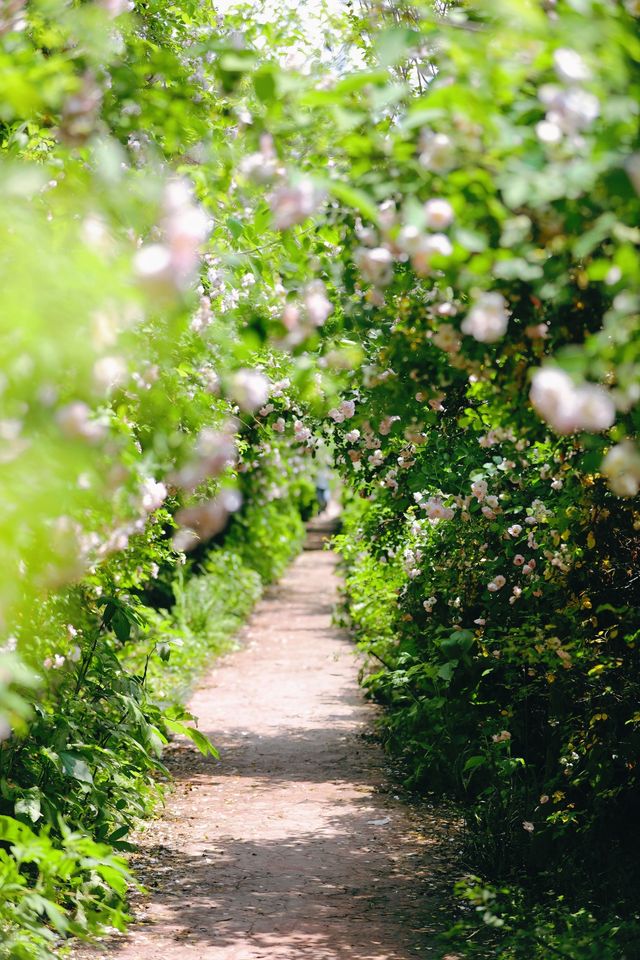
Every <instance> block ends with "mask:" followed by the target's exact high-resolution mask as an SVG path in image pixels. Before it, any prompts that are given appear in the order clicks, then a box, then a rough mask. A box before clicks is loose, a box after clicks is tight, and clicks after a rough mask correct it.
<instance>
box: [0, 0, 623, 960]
mask: <svg viewBox="0 0 640 960" xmlns="http://www.w3.org/2000/svg"><path fill="white" fill-rule="evenodd" d="M638 14H639V10H638V6H637V3H635V2H634V0H627V2H619V0H615V2H614V0H599V2H598V0H557V2H548V3H547V2H542V0H541V2H539V3H537V2H524V0H491V2H487V3H483V4H474V3H460V4H458V3H433V4H432V3H424V4H421V3H415V4H404V3H398V4H362V5H361V6H359V7H355V6H352V5H346V6H345V7H344V8H338V9H335V8H334V7H333V6H332V5H329V6H327V7H326V8H325V7H324V6H322V5H320V6H319V7H318V9H317V10H316V9H315V8H314V10H313V11H308V10H305V9H302V10H298V11H295V10H290V9H288V8H287V7H283V9H282V10H280V11H278V13H274V12H273V10H271V9H269V8H268V7H267V6H266V5H261V4H258V3H256V4H253V5H252V6H251V8H250V10H248V11H247V10H241V11H239V12H233V11H231V12H229V11H227V12H226V13H224V14H222V13H219V12H217V11H216V10H215V9H214V8H209V7H203V6H201V5H198V4H195V3H190V2H181V3H180V4H177V5H172V6H167V5H165V4H162V3H155V2H151V3H145V4H142V3H137V2H135V0H134V3H133V4H130V3H127V2H118V0H115V2H114V0H101V2H92V3H76V2H62V0H33V2H29V3H21V2H18V0H15V2H13V0H7V2H5V3H4V5H3V6H2V8H1V10H0V102H1V104H2V105H1V107H0V143H1V157H0V163H1V165H2V171H1V172H2V200H3V203H2V205H1V208H0V229H1V231H2V252H3V257H2V259H1V261H0V276H1V278H2V290H3V309H2V321H1V327H0V335H1V337H2V348H3V350H2V354H3V371H2V379H1V380H0V392H1V402H2V417H1V419H0V439H1V442H2V454H1V458H2V464H1V466H2V475H1V477H0V494H1V496H2V502H3V507H4V509H3V513H2V518H1V519H0V548H1V551H2V552H1V560H2V570H3V576H2V581H1V583H0V609H1V616H2V630H3V633H4V639H3V653H2V666H1V668H0V738H1V742H0V797H1V801H0V803H1V804H2V806H1V813H2V817H3V819H2V827H1V829H2V837H3V839H2V846H1V848H0V853H1V855H2V860H1V863H2V870H3V874H2V877H3V879H2V888H1V891H0V897H1V899H0V929H2V925H4V929H3V935H4V938H5V943H6V944H8V946H3V947H0V950H3V949H4V950H5V954H6V955H7V956H10V957H16V958H21V957H38V956H43V955H46V951H47V950H49V949H51V945H52V944H54V945H55V944H56V943H58V942H59V940H60V938H62V937H64V936H66V935H67V934H68V933H73V934H79V935H83V934H85V933H88V932H91V931H92V930H96V929H98V928H100V926H101V925H103V924H105V923H106V924H111V925H116V926H117V925H121V924H122V923H124V909H123V907H122V894H123V890H124V886H123V885H124V884H125V882H126V880H125V877H126V868H125V865H124V862H123V861H122V860H121V859H120V858H119V855H118V851H120V852H126V849H127V844H128V840H127V837H128V835H129V831H130V829H131V827H132V825H133V824H134V822H135V821H136V820H137V819H138V818H140V817H142V816H145V815H147V814H148V812H149V811H150V809H151V808H152V807H153V804H154V802H155V797H156V796H157V789H158V788H157V783H158V774H160V775H162V772H163V771H162V761H161V756H160V754H161V748H162V744H163V742H164V741H165V740H166V738H167V736H168V735H169V734H170V733H172V732H176V731H182V730H184V729H185V728H189V729H192V732H191V736H192V737H193V738H195V740H196V741H197V742H198V745H199V746H200V747H201V748H202V749H203V750H210V749H211V747H210V746H209V745H208V744H207V743H206V742H205V741H204V740H203V739H202V738H200V737H199V736H198V734H197V731H194V729H193V728H192V727H191V724H192V721H191V720H190V719H189V717H188V716H187V715H185V713H184V710H183V708H182V707H181V706H180V703H181V702H182V697H183V696H184V693H185V692H186V689H187V688H188V683H189V680H190V678H191V677H192V676H193V675H194V672H195V671H196V670H197V669H198V668H199V665H201V664H202V663H204V662H205V660H206V658H207V656H208V655H209V651H211V650H212V649H220V648H223V647H224V645H225V644H227V643H228V642H229V637H230V636H231V635H232V633H233V629H234V627H235V626H236V625H237V624H238V622H240V620H241V618H242V617H243V616H244V615H245V614H246V612H247V610H248V609H249V608H250V606H251V604H252V602H253V600H254V599H255V597H256V596H257V595H258V593H259V591H260V589H261V585H262V584H263V583H267V582H270V581H271V580H273V579H274V578H276V577H277V576H278V575H279V574H280V573H281V572H282V570H283V569H284V566H285V565H286V563H287V561H288V559H289V558H290V556H291V555H292V553H293V552H294V551H295V550H296V549H297V548H298V547H299V545H300V543H301V539H302V535H303V523H302V518H304V517H306V516H308V514H309V511H310V509H311V504H312V498H313V494H312V488H313V475H314V470H315V469H316V468H315V467H314V466H313V464H314V455H316V454H317V453H318V450H319V447H320V446H321V445H322V444H324V449H325V450H326V449H330V450H333V451H334V453H335V459H336V464H337V467H338V469H339V471H340V473H341V476H342V481H343V484H344V486H345V488H346V489H347V490H349V491H351V492H352V494H348V496H347V499H348V501H349V502H348V507H347V511H346V517H345V528H344V532H343V534H342V536H341V539H340V541H339V546H340V549H341V551H342V554H343V557H344V561H345V578H346V586H345V598H346V604H347V609H348V615H349V618H350V621H351V623H352V625H353V627H354V630H355V632H356V634H357V635H358V636H359V638H360V640H361V643H362V645H363V648H364V649H365V650H367V651H368V652H369V653H370V655H371V657H370V660H371V669H370V670H369V671H368V672H367V674H366V677H365V684H366V687H367V689H368V690H369V691H370V692H371V694H372V695H373V696H375V697H377V698H378V699H379V700H380V701H381V702H383V703H384V704H385V706H386V708H387V709H386V720H385V724H384V734H383V735H384V737H385V740H386V742H387V743H388V745H389V748H390V749H392V750H393V751H395V752H396V753H397V754H398V755H399V756H400V757H402V759H403V762H404V764H405V769H406V777H407V780H408V781H409V782H410V783H411V784H412V785H413V786H415V787H416V788H417V789H422V790H428V791H432V792H438V791H440V792H446V793H449V794H456V795H457V796H459V797H460V798H462V799H463V800H464V802H465V803H466V804H467V805H468V811H469V812H468V817H467V837H468V842H467V848H468V859H469V863H470V865H471V867H472V869H473V872H474V873H476V874H477V875H478V876H479V877H480V878H481V879H480V880H470V881H469V882H468V884H467V886H466V887H465V888H464V891H466V892H463V891H462V888H461V896H464V898H465V902H466V903H467V904H468V905H469V906H468V907H467V908H466V909H463V910H462V914H461V916H462V919H461V921H460V925H459V932H460V931H462V933H461V934H460V935H461V936H462V943H463V946H462V947H461V948H460V949H462V950H463V951H464V952H465V954H468V955H469V956H473V955H474V951H475V953H476V954H477V953H479V952H480V951H482V950H485V951H488V954H487V955H490V956H495V955H500V956H504V957H505V958H506V957H519V956H525V955H526V956H529V955H534V956H535V955H536V951H537V952H538V955H539V956H547V955H549V953H554V954H555V955H563V956H569V957H572V958H574V960H578V958H587V957H591V956H593V948H592V943H594V942H597V943H598V944H599V947H598V949H600V951H601V952H600V953H599V954H598V955H599V956H606V953H605V951H606V950H609V951H610V955H611V956H612V957H614V956H616V957H618V956H627V957H633V956H636V955H638V953H639V948H638V945H637V933H638V925H637V922H636V920H635V917H634V914H635V909H636V908H635V905H634V895H635V892H636V891H637V889H638V876H637V866H636V864H637V854H638V850H637V830H636V829H635V825H634V811H635V809H636V807H637V803H638V779H637V771H638V767H637V752H638V725H639V722H640V720H639V715H638V692H639V691H638V664H637V658H638V622H637V609H638V589H637V574H636V566H637V554H638V529H639V528H640V511H639V510H638V500H637V496H638V492H639V490H640V451H639V450H638V447H637V441H636V438H637V431H638V422H637V421H638V388H637V383H638V373H639V369H638V367H639V363H638V350H639V343H640V340H639V337H638V317H639V310H638V307H639V301H640V269H639V263H638V244H639V242H640V233H639V231H638V222H639V216H638V215H639V213H640V199H639V190H640V149H639V146H638V102H639V98H638V93H639V73H638V63H639V61H640V40H639V39H638V29H637V27H638V20H637V17H638ZM185 725H186V727H185ZM70 786H72V789H69V787H70ZM110 851H116V853H113V852H110ZM98 862H102V863H104V864H105V868H104V869H102V868H100V869H99V868H98V866H97V864H98ZM491 883H492V884H493V886H492V885H491ZM25 891H28V892H29V894H28V896H26V897H25ZM505 891H506V892H505ZM476 918H479V919H478V924H479V928H480V927H482V926H483V925H484V928H486V931H488V935H489V937H490V938H493V939H490V942H489V944H488V945H487V944H486V943H485V942H484V940H483V935H480V934H478V935H476V932H475V928H473V930H472V936H471V938H470V939H465V933H464V931H465V930H466V929H467V925H468V924H469V923H471V924H472V925H473V923H475V922H476ZM594 931H596V932H595V933H594ZM456 935H457V934H456ZM56 938H57V939H56ZM496 951H501V953H497V952H496ZM545 951H547V952H546V953H545ZM589 951H592V952H589ZM0 955H1V954H0Z"/></svg>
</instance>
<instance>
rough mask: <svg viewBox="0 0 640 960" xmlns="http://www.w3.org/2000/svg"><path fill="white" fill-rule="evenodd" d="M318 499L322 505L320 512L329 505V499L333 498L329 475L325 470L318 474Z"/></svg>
mask: <svg viewBox="0 0 640 960" xmlns="http://www.w3.org/2000/svg"><path fill="white" fill-rule="evenodd" d="M316 499H317V501H318V506H319V507H320V513H323V512H324V511H325V510H326V509H327V507H328V506H329V501H330V500H331V487H330V486H329V477H328V476H327V473H326V472H325V471H324V470H319V471H318V473H317V474H316Z"/></svg>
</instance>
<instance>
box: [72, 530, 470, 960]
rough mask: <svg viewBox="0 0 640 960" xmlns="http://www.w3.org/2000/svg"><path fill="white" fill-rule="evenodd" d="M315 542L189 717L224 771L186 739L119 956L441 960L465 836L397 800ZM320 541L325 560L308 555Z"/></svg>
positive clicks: (104, 952) (147, 843)
mask: <svg viewBox="0 0 640 960" xmlns="http://www.w3.org/2000/svg"><path fill="white" fill-rule="evenodd" d="M322 535H323V530H322V528H321V527H319V525H318V524H316V529H315V530H313V529H312V531H311V534H310V541H309V544H308V547H309V549H308V550H306V551H305V552H304V553H303V554H302V555H301V556H300V557H299V558H298V559H297V560H296V561H295V563H294V564H293V566H292V567H291V568H290V570H289V572H288V573H287V575H286V576H285V577H284V579H283V580H282V581H281V583H280V584H279V585H278V587H277V588H275V589H274V590H272V591H271V592H270V594H269V595H268V596H267V597H266V598H265V599H264V600H263V601H262V602H261V603H260V604H259V606H258V608H257V610H256V612H255V614H254V616H253V618H252V620H251V622H250V624H249V625H248V627H247V628H246V630H245V633H244V644H243V646H242V649H241V650H240V651H238V652H236V653H233V654H231V655H230V656H228V657H226V658H224V659H223V660H221V661H219V662H218V663H217V664H216V666H215V668H214V669H213V670H212V671H211V673H210V674H209V675H208V676H207V677H206V678H205V679H204V680H203V682H202V683H201V685H200V686H199V688H198V689H197V690H196V692H195V695H194V697H193V699H192V703H191V708H192V710H193V712H194V713H195V714H196V716H198V717H199V727H200V729H201V730H202V731H203V732H205V733H207V734H208V735H209V736H210V737H211V738H212V740H213V742H214V743H215V744H216V745H217V746H218V747H219V749H220V755H221V759H220V761H219V762H217V761H215V760H213V759H211V758H208V759H204V758H203V757H201V756H200V755H199V754H198V753H196V752H195V751H194V750H193V749H192V748H191V747H190V745H188V744H186V743H182V742H180V743H178V744H177V745H176V746H175V747H174V749H173V750H172V751H171V752H170V757H169V765H170V766H171V768H172V772H173V774H174V776H175V778H176V781H177V783H176V789H175V792H174V793H173V794H172V795H171V797H170V799H169V802H168V804H167V808H166V810H165V813H164V816H163V818H162V819H161V820H160V821H156V822H154V823H152V824H151V825H150V826H149V827H148V828H147V830H146V831H145V833H144V834H143V835H142V837H141V840H140V843H141V852H140V854H139V856H138V857H137V859H136V867H137V869H138V872H139V874H140V876H141V878H142V881H143V882H144V883H145V884H146V886H147V888H148V890H149V891H150V892H149V895H148V896H147V897H144V898H139V899H138V900H137V901H136V902H135V903H134V911H135V914H136V918H137V922H136V924H135V925H134V927H133V928H132V930H131V932H130V933H129V935H128V936H126V937H122V938H121V939H118V940H116V941H115V942H114V941H110V942H109V943H107V944H105V945H103V946H101V947H99V948H97V950H94V951H91V952H90V953H85V952H83V953H81V954H79V955H78V956H79V957H82V958H84V957H92V958H96V957H101V958H102V957H105V956H107V957H109V958H113V960H257V958H272V960H347V958H348V960H409V958H416V957H418V958H419V957H422V958H436V957H438V956H440V952H439V951H438V950H437V949H436V947H435V946H434V938H433V933H432V931H433V929H434V928H436V927H437V926H438V914H439V913H440V910H441V909H443V904H444V902H445V900H446V893H447V891H448V890H450V877H451V875H452V874H451V867H450V864H449V863H448V861H449V860H450V858H451V850H452V848H454V847H455V842H453V843H452V842H451V841H453V840H454V839H455V830H454V828H453V827H452V825H451V823H450V822H448V821H447V819H446V817H444V818H443V817H442V816H441V815H440V814H438V812H437V811H434V810H431V809H429V808H426V807H420V808H416V807H412V806H411V805H408V804H405V803H403V802H402V800H400V799H399V798H398V797H397V796H395V795H394V792H393V791H394V788H393V786H390V785H389V780H388V777H387V776H386V774H385V758H384V756H383V754H382V752H381V750H380V747H379V746H378V744H377V743H376V742H375V739H374V738H373V737H372V736H371V727H372V720H373V715H374V712H375V708H374V707H372V706H371V705H370V704H367V703H365V702H364V700H363V698H362V695H361V692H360V689H359V687H358V683H357V669H358V664H357V661H356V657H355V654H354V647H353V644H352V643H351V641H350V639H349V637H348V635H347V634H346V633H345V632H343V631H341V630H339V629H336V628H335V627H334V626H332V611H333V607H334V604H335V601H336V588H337V578H336V574H335V562H336V561H335V557H334V555H332V554H331V553H329V552H326V551H322V550H320V549H318V547H320V546H321V542H322V538H323V536H322ZM314 548H315V549H314Z"/></svg>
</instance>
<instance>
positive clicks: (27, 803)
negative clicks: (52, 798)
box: [13, 787, 42, 823]
mask: <svg viewBox="0 0 640 960" xmlns="http://www.w3.org/2000/svg"><path fill="white" fill-rule="evenodd" d="M41 796H42V794H41V792H40V790H39V789H38V787H31V788H30V789H29V790H27V791H26V792H25V793H24V795H23V796H22V797H20V799H19V800H16V802H15V804H14V808H13V809H14V813H15V814H16V816H23V817H28V818H29V820H31V822H32V823H36V822H37V821H38V820H39V819H40V818H41V816H42V811H41V808H40V800H41Z"/></svg>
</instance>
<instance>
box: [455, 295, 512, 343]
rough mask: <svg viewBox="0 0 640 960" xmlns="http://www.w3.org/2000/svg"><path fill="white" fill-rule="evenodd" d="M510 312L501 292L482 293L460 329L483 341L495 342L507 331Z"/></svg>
mask: <svg viewBox="0 0 640 960" xmlns="http://www.w3.org/2000/svg"><path fill="white" fill-rule="evenodd" d="M508 324H509V312H508V310H507V304H506V301H505V299H504V297H503V296H502V294H501V293H496V292H493V291H492V292H488V293H482V294H480V296H479V297H478V298H477V300H476V301H475V303H474V304H473V306H472V307H471V310H470V311H469V313H468V314H467V316H466V317H465V319H464V320H463V321H462V325H461V327H460V329H461V330H462V332H463V333H466V334H469V335H470V336H472V337H474V338H475V339H476V340H479V341H480V342H481V343H495V342H496V341H497V340H500V338H501V337H503V336H504V335H505V333H506V332H507V326H508Z"/></svg>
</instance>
